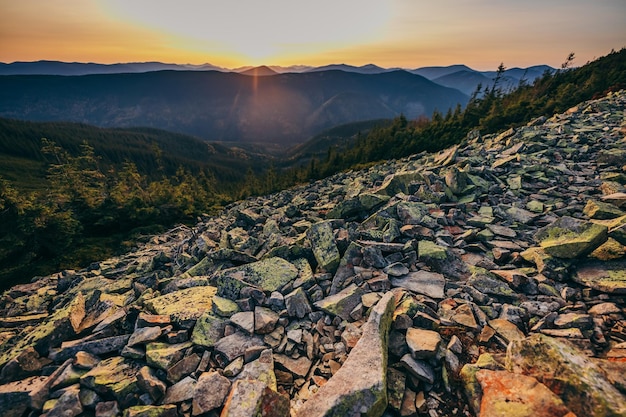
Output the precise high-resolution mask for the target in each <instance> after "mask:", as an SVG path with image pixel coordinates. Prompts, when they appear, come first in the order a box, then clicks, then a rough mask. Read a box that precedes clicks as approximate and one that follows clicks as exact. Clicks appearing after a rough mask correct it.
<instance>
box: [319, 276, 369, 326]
mask: <svg viewBox="0 0 626 417" xmlns="http://www.w3.org/2000/svg"><path fill="white" fill-rule="evenodd" d="M364 293H365V291H364V290H363V289H362V288H361V287H358V286H357V285H356V284H350V286H348V287H346V288H344V289H343V290H341V291H340V292H338V293H337V294H333V295H330V296H328V297H326V298H324V299H322V300H320V301H317V302H315V303H314V304H315V307H317V308H319V309H320V310H323V311H324V312H326V313H328V314H332V315H334V316H339V317H341V318H342V319H344V320H348V321H351V317H350V313H351V312H352V310H354V308H355V307H356V306H357V305H358V304H359V303H360V302H361V295H362V294H364Z"/></svg>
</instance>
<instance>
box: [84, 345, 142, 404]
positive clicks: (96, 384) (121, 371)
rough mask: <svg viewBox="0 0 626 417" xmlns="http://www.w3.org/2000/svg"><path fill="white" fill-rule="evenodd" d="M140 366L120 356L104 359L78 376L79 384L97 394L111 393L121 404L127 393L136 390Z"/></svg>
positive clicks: (124, 400)
mask: <svg viewBox="0 0 626 417" xmlns="http://www.w3.org/2000/svg"><path fill="white" fill-rule="evenodd" d="M140 368H141V366H140V365H139V364H137V363H136V362H134V361H130V360H128V359H125V358H123V357H121V356H114V357H112V358H109V359H104V360H102V361H100V362H99V363H98V365H96V367H95V368H93V369H91V370H90V371H89V372H87V373H86V374H85V375H83V376H82V377H81V378H80V383H81V385H83V386H85V387H87V388H91V389H92V390H94V391H96V392H97V393H99V394H103V395H112V396H113V397H115V399H116V400H117V401H118V402H121V405H123V404H124V403H125V402H126V397H127V395H128V394H131V393H134V392H137V391H138V387H137V374H138V373H139V369H140Z"/></svg>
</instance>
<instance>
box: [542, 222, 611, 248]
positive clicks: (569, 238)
mask: <svg viewBox="0 0 626 417" xmlns="http://www.w3.org/2000/svg"><path fill="white" fill-rule="evenodd" d="M534 238H535V241H537V242H538V243H539V245H540V246H541V247H542V248H543V250H544V251H545V252H546V253H547V254H549V255H552V256H555V257H557V258H577V257H580V256H585V255H588V254H589V253H591V252H593V251H594V250H595V249H596V248H597V247H598V246H600V245H602V244H603V243H604V242H606V240H607V238H608V228H607V227H606V226H604V225H600V224H595V223H591V222H586V221H583V220H578V219H574V218H573V217H567V216H564V217H561V218H559V219H558V220H556V221H555V222H554V223H552V224H550V225H548V226H546V227H544V228H542V229H540V230H539V231H538V232H537V233H535V236H534Z"/></svg>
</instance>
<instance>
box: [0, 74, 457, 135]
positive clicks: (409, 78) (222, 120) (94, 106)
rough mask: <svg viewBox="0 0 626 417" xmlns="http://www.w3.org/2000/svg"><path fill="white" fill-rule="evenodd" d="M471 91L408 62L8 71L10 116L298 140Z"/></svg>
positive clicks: (412, 112)
mask: <svg viewBox="0 0 626 417" xmlns="http://www.w3.org/2000/svg"><path fill="white" fill-rule="evenodd" d="M270 71H271V70H270ZM467 100H468V96H467V95H465V94H463V93H461V92H459V91H458V90H455V89H451V88H448V87H443V86H441V85H439V84H436V83H434V82H432V81H429V80H427V79H426V78H424V77H421V76H419V75H415V74H411V73H409V72H406V71H401V70H396V71H390V72H384V73H380V74H359V73H354V72H346V71H339V70H333V71H319V72H305V73H285V74H277V75H273V76H263V77H251V76H249V75H245V74H238V73H226V72H220V71H171V70H170V71H156V72H146V73H125V74H96V75H84V76H73V77H68V76H54V75H14V76H0V116H1V117H9V118H14V119H22V120H32V121H74V122H81V123H88V124H92V125H96V126H100V127H129V126H146V127H154V128H159V129H166V130H170V131H174V132H179V133H185V134H191V135H195V136H198V137H201V138H203V139H206V140H210V141H233V142H239V143H264V144H269V143H274V144H276V143H282V144H287V145H295V144H297V143H300V142H304V141H305V140H307V139H309V138H310V137H312V136H313V135H315V134H317V133H319V132H321V131H323V130H325V129H328V128H330V127H333V126H337V125H341V124H345V123H352V122H358V121H364V120H373V119H381V118H393V117H396V116H398V115H400V114H404V115H405V116H406V117H407V118H410V119H413V118H417V117H419V116H422V115H425V116H430V115H431V114H432V113H433V111H434V110H435V109H437V110H439V111H441V112H445V111H447V110H448V109H449V108H451V107H455V106H456V105H457V104H461V105H465V103H466V102H467Z"/></svg>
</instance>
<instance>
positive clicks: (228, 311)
mask: <svg viewBox="0 0 626 417" xmlns="http://www.w3.org/2000/svg"><path fill="white" fill-rule="evenodd" d="M211 308H212V310H213V313H215V314H217V315H218V316H220V317H230V316H232V315H233V314H235V313H238V312H239V311H240V309H239V305H237V303H236V302H234V301H233V300H229V299H228V298H223V297H220V296H219V295H216V296H215V297H213V305H212V306H211Z"/></svg>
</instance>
